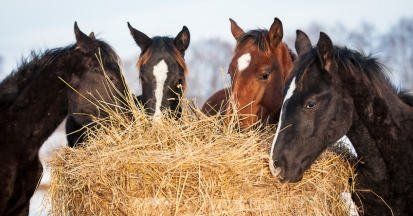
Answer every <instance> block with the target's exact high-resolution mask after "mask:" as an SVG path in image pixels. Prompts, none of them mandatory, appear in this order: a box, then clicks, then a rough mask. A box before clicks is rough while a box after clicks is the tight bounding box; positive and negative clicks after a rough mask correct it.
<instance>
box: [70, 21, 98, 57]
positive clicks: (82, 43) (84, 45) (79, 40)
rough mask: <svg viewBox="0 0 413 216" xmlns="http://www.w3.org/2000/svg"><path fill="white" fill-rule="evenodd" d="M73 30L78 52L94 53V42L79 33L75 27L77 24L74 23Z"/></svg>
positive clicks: (95, 45)
mask: <svg viewBox="0 0 413 216" xmlns="http://www.w3.org/2000/svg"><path fill="white" fill-rule="evenodd" d="M74 29H75V36H76V45H77V46H78V47H79V48H80V50H82V51H83V52H91V51H94V50H95V49H96V47H97V44H96V42H95V41H94V40H93V39H91V38H90V37H89V36H87V35H86V34H85V33H83V32H82V31H80V29H79V27H78V26H77V22H75V27H74Z"/></svg>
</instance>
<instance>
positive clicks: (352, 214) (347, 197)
mask: <svg viewBox="0 0 413 216" xmlns="http://www.w3.org/2000/svg"><path fill="white" fill-rule="evenodd" d="M341 200H342V201H343V202H344V204H345V205H346V207H347V210H348V215H349V216H359V213H358V211H357V206H356V204H355V203H354V201H353V199H352V198H351V194H350V193H349V192H341Z"/></svg>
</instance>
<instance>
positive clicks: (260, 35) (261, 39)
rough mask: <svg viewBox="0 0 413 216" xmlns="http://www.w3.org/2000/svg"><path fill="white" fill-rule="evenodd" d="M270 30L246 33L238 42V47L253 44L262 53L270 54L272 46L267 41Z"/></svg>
mask: <svg viewBox="0 0 413 216" xmlns="http://www.w3.org/2000/svg"><path fill="white" fill-rule="evenodd" d="M267 36H268V30H266V29H254V30H250V31H248V32H246V33H245V34H243V35H242V36H241V37H240V38H238V40H237V44H238V45H241V46H242V45H244V44H247V43H249V42H250V41H252V42H253V44H254V45H256V46H257V47H258V48H259V49H260V50H261V51H263V52H270V44H269V43H268V40H267Z"/></svg>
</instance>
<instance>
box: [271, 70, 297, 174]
mask: <svg viewBox="0 0 413 216" xmlns="http://www.w3.org/2000/svg"><path fill="white" fill-rule="evenodd" d="M295 88H296V85H295V77H294V78H293V79H292V80H291V82H290V86H289V87H288V90H287V94H286V95H285V97H284V100H283V104H282V106H281V112H280V118H279V120H278V124H277V130H276V131H275V136H274V140H273V141H272V145H271V152H270V171H271V173H272V175H273V176H277V175H278V174H279V173H280V171H281V169H280V168H275V166H274V161H273V156H274V148H275V143H276V142H277V138H278V134H279V133H280V130H281V127H282V121H281V120H282V119H283V108H284V106H285V104H286V103H285V102H287V101H288V100H289V99H290V98H291V96H293V94H294V90H295Z"/></svg>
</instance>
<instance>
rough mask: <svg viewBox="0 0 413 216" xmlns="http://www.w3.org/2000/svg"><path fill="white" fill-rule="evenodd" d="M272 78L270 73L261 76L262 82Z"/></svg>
mask: <svg viewBox="0 0 413 216" xmlns="http://www.w3.org/2000/svg"><path fill="white" fill-rule="evenodd" d="M268 78H270V73H263V74H261V76H260V80H268Z"/></svg>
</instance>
